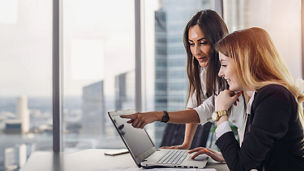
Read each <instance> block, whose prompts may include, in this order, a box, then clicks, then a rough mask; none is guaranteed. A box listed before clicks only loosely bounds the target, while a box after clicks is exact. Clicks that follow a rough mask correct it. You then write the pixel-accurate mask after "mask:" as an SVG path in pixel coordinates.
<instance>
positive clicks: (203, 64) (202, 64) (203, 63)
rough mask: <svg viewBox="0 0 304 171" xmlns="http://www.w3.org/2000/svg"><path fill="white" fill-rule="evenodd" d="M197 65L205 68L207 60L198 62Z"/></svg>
mask: <svg viewBox="0 0 304 171" xmlns="http://www.w3.org/2000/svg"><path fill="white" fill-rule="evenodd" d="M199 65H200V66H201V67H202V68H205V67H207V66H208V62H200V63H199Z"/></svg>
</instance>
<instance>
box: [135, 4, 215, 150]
mask: <svg viewBox="0 0 304 171" xmlns="http://www.w3.org/2000/svg"><path fill="white" fill-rule="evenodd" d="M141 2H142V3H143V5H142V6H143V9H144V10H143V11H144V12H143V14H144V15H143V31H142V33H143V37H144V38H145V39H144V41H143V46H142V47H143V49H142V51H143V53H144V55H143V57H144V78H145V80H144V81H145V92H146V94H145V104H146V105H145V109H144V110H146V111H154V110H156V111H159V110H168V111H175V110H183V109H185V106H186V99H187V89H188V78H187V73H186V52H185V48H184V45H183V32H184V28H185V26H186V24H187V22H188V21H189V20H190V18H191V17H192V16H193V15H194V14H195V13H196V12H197V11H199V10H202V9H215V1H214V0H180V1H175V0H162V1H149V0H146V1H141ZM164 126H165V124H162V123H159V122H157V123H155V124H154V125H151V126H150V125H149V126H148V127H147V128H148V132H149V134H150V135H151V136H152V139H153V140H154V142H155V144H156V145H157V146H159V145H160V142H161V139H162V136H163V130H164Z"/></svg>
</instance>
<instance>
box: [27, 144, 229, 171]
mask: <svg viewBox="0 0 304 171" xmlns="http://www.w3.org/2000/svg"><path fill="white" fill-rule="evenodd" d="M105 151H108V150H103V149H91V150H84V151H80V152H75V153H70V154H66V153H52V152H34V153H33V154H32V155H31V156H30V158H29V160H28V161H27V163H26V165H25V166H24V168H23V169H21V171H98V170H108V169H116V168H130V167H131V168H132V167H133V168H137V166H136V164H135V163H134V161H133V160H132V157H131V156H130V154H123V155H118V156H105V155H104V152H105ZM207 168H215V169H216V170H217V171H228V170H229V169H228V167H227V165H226V164H207ZM152 170H153V169H152ZM177 170H178V169H177ZM148 171H149V170H148Z"/></svg>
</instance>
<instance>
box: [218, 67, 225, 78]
mask: <svg viewBox="0 0 304 171" xmlns="http://www.w3.org/2000/svg"><path fill="white" fill-rule="evenodd" d="M218 76H219V77H223V78H224V74H223V72H222V69H220V70H219V72H218Z"/></svg>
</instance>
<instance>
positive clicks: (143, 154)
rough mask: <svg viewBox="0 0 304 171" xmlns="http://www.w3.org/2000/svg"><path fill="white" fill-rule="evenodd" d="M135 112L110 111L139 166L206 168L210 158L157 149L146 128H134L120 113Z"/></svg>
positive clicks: (110, 115) (131, 112)
mask: <svg viewBox="0 0 304 171" xmlns="http://www.w3.org/2000/svg"><path fill="white" fill-rule="evenodd" d="M133 113H135V112H134V111H132V110H127V111H116V112H108V114H109V117H110V119H111V120H112V122H113V124H114V126H115V128H116V130H117V132H118V134H119V135H120V137H121V139H122V141H123V142H124V144H125V145H126V147H127V149H128V150H129V152H130V154H131V156H132V158H133V160H134V161H135V163H136V165H137V166H138V167H144V168H153V167H173V168H204V167H205V166H206V164H207V159H208V158H206V157H205V158H203V159H201V160H193V159H191V156H192V154H188V150H181V149H157V148H156V147H155V145H154V143H153V142H152V140H151V138H150V136H149V135H148V133H147V132H146V130H145V129H140V128H134V127H133V126H132V125H131V124H129V123H127V121H128V120H129V119H124V118H121V117H120V115H127V114H133Z"/></svg>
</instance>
